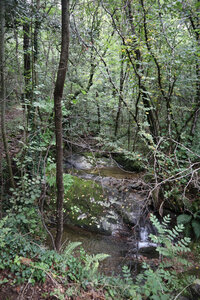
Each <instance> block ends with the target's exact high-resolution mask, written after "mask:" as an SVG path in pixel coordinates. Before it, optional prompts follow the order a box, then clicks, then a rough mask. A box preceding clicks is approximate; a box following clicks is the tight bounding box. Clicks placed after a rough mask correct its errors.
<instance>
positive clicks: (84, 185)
mask: <svg viewBox="0 0 200 300" xmlns="http://www.w3.org/2000/svg"><path fill="white" fill-rule="evenodd" d="M106 202H107V197H106V195H105V193H104V192H103V189H102V187H101V186H100V185H99V184H97V183H95V182H94V181H92V180H85V179H82V178H78V177H76V176H73V184H72V186H71V188H70V189H69V190H68V191H67V193H66V194H65V197H64V212H65V215H66V216H67V222H70V223H72V224H76V225H79V226H84V227H92V226H95V227H96V226H97V224H98V220H99V218H100V217H101V216H103V215H104V210H105V205H104V204H106Z"/></svg>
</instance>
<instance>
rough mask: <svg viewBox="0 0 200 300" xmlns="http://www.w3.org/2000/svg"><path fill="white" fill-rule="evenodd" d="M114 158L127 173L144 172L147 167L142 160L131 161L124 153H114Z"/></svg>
mask: <svg viewBox="0 0 200 300" xmlns="http://www.w3.org/2000/svg"><path fill="white" fill-rule="evenodd" d="M112 156H113V158H114V159H115V160H116V162H118V163H119V164H120V165H121V166H122V167H123V168H124V169H125V170H127V171H131V172H142V171H144V170H145V167H144V165H143V163H142V162H141V161H140V160H137V159H130V158H128V157H127V156H126V155H124V154H123V153H114V154H112Z"/></svg>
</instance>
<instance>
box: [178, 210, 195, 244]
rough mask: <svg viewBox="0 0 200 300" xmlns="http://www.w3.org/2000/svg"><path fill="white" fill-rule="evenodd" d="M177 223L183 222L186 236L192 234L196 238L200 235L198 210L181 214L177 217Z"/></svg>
mask: <svg viewBox="0 0 200 300" xmlns="http://www.w3.org/2000/svg"><path fill="white" fill-rule="evenodd" d="M177 223H178V224H183V225H184V227H185V233H186V235H187V236H192V234H194V236H195V238H196V239H199V237H200V211H199V210H198V211H196V212H194V213H193V214H181V215H179V216H178V217H177Z"/></svg>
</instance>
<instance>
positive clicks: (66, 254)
mask: <svg viewBox="0 0 200 300" xmlns="http://www.w3.org/2000/svg"><path fill="white" fill-rule="evenodd" d="M81 244H82V243H81V242H73V243H69V245H68V246H67V247H66V248H65V250H64V253H63V256H64V258H65V259H68V258H69V257H70V256H71V255H72V252H73V251H74V249H75V248H77V247H78V246H80V245H81Z"/></svg>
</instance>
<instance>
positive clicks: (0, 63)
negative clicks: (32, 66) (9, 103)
mask: <svg viewBox="0 0 200 300" xmlns="http://www.w3.org/2000/svg"><path fill="white" fill-rule="evenodd" d="M4 35H5V1H4V0H0V103H1V134H2V140H3V145H4V151H5V154H6V161H7V165H8V172H9V177H10V184H11V186H12V187H13V188H15V182H14V178H13V172H12V165H11V159H10V155H9V149H8V142H7V135H6V127H5V106H6V91H5V77H4V71H5V46H4Z"/></svg>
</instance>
